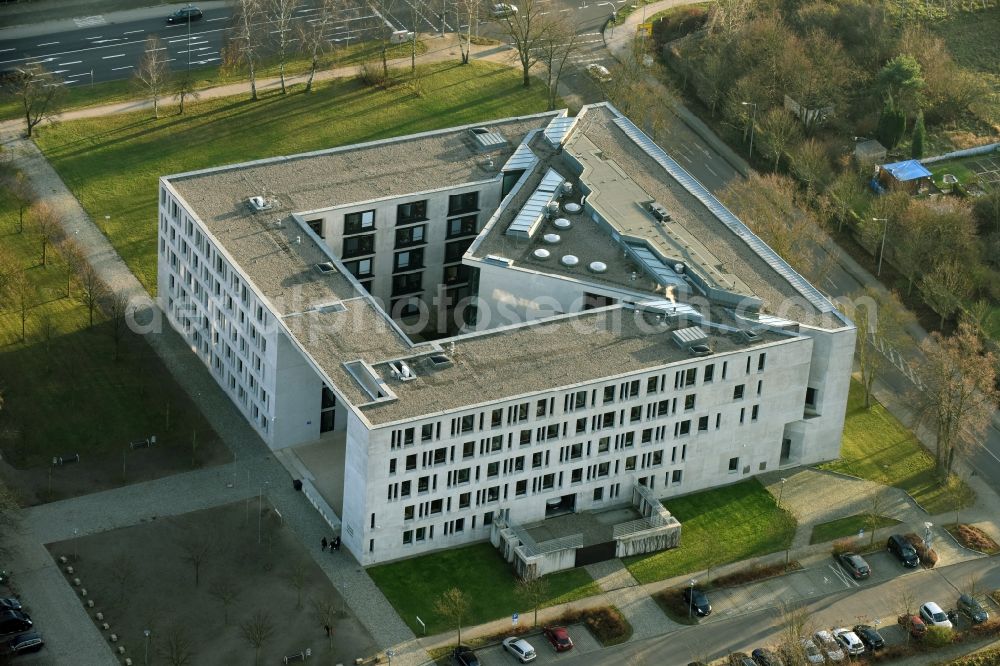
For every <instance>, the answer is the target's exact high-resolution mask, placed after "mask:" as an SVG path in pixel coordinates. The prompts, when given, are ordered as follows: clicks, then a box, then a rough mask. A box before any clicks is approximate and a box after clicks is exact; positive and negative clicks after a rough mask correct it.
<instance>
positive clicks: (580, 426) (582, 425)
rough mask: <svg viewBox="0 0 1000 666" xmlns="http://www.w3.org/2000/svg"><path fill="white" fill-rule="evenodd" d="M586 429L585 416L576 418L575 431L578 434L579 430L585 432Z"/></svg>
mask: <svg viewBox="0 0 1000 666" xmlns="http://www.w3.org/2000/svg"><path fill="white" fill-rule="evenodd" d="M586 431H587V419H586V418H582V419H577V420H576V432H577V434H579V433H581V432H586Z"/></svg>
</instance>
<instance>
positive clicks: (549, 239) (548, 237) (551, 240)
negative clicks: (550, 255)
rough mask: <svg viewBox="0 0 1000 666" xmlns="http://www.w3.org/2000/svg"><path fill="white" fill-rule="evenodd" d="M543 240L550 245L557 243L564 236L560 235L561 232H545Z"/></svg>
mask: <svg viewBox="0 0 1000 666" xmlns="http://www.w3.org/2000/svg"><path fill="white" fill-rule="evenodd" d="M542 240H543V241H545V242H546V243H548V244H550V245H555V244H556V243H558V242H559V241H561V240H562V236H560V235H559V234H545V235H544V236H542Z"/></svg>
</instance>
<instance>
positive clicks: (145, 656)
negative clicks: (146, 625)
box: [142, 629, 153, 666]
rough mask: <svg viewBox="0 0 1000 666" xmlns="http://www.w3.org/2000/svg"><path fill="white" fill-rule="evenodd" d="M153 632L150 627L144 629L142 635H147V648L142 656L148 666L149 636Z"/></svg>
mask: <svg viewBox="0 0 1000 666" xmlns="http://www.w3.org/2000/svg"><path fill="white" fill-rule="evenodd" d="M152 633H153V632H152V631H150V630H149V629H143V630H142V635H143V636H145V637H146V649H145V652H144V654H143V656H142V663H143V664H146V666H148V665H149V637H150V636H151V635H152Z"/></svg>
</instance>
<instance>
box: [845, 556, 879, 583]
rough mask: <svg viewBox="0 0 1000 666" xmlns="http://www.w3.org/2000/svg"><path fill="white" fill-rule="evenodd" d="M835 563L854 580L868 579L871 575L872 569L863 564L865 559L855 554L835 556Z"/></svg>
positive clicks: (865, 563)
mask: <svg viewBox="0 0 1000 666" xmlns="http://www.w3.org/2000/svg"><path fill="white" fill-rule="evenodd" d="M837 561H838V562H840V566H842V567H844V569H845V570H846V571H847V573H849V574H851V576H853V577H854V580H861V579H862V578H868V576H870V575H871V573H872V568H871V567H870V566H868V563H867V562H865V558H863V557H861V556H860V555H858V554H857V553H841V554H840V555H838V556H837Z"/></svg>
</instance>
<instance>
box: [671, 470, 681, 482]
mask: <svg viewBox="0 0 1000 666" xmlns="http://www.w3.org/2000/svg"><path fill="white" fill-rule="evenodd" d="M682 475H683V470H679V469H675V470H674V473H673V478H672V479H671V482H673V483H680V482H681V476H682Z"/></svg>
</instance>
